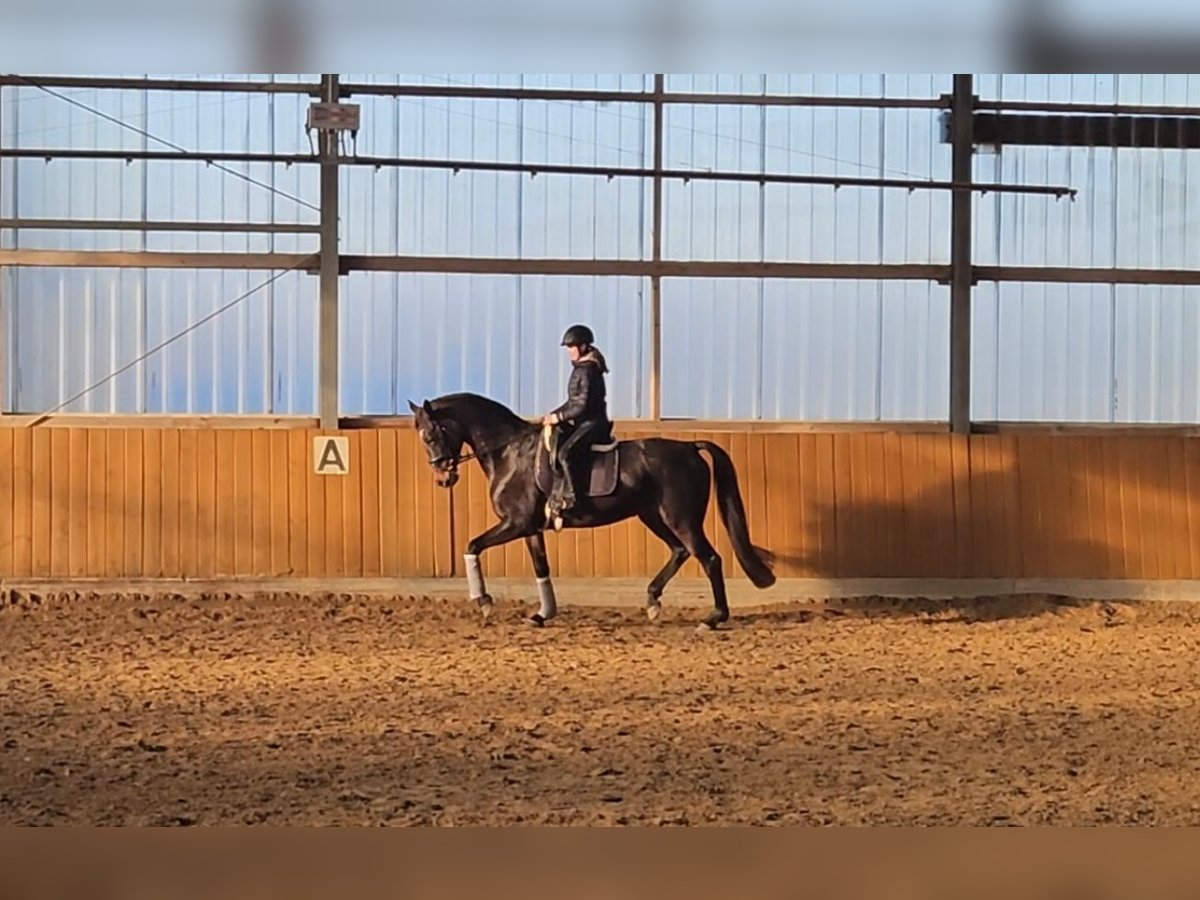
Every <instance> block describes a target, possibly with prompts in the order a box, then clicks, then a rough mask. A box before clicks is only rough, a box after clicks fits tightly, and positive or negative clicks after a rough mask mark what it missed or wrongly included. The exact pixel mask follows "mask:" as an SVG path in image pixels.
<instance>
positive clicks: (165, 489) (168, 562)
mask: <svg viewBox="0 0 1200 900" xmlns="http://www.w3.org/2000/svg"><path fill="white" fill-rule="evenodd" d="M162 469H163V473H162V536H163V552H162V568H163V574H164V575H169V576H172V577H175V576H178V575H179V574H181V570H180V568H179V513H180V510H179V496H180V484H179V483H180V479H181V478H182V477H183V475H182V473H181V472H180V471H179V429H178V428H164V429H163V433H162Z"/></svg>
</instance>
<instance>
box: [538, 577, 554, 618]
mask: <svg viewBox="0 0 1200 900" xmlns="http://www.w3.org/2000/svg"><path fill="white" fill-rule="evenodd" d="M537 586H538V600H539V601H540V603H541V608H540V609H539V610H538V612H539V613H540V614H541V616H542V618H543V619H552V618H554V617H555V616H556V615H558V601H557V600H555V599H554V585H553V584H551V583H550V579H549V578H539V579H538V580H537Z"/></svg>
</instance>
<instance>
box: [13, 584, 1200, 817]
mask: <svg viewBox="0 0 1200 900" xmlns="http://www.w3.org/2000/svg"><path fill="white" fill-rule="evenodd" d="M667 599H668V601H669V595H668V598H667ZM524 608H525V607H524V606H521V605H518V604H516V603H513V602H508V603H504V604H501V606H500V607H499V610H498V615H497V617H496V621H495V622H494V624H492V625H490V626H488V627H486V628H482V627H480V625H479V622H478V620H477V619H476V618H475V616H474V615H473V614H472V611H471V609H470V608H469V607H468V606H467V605H466V603H465V602H464V601H462V600H454V601H445V600H436V599H429V598H412V597H395V598H384V599H379V598H365V597H353V596H346V595H342V596H330V595H325V596H297V595H284V596H256V597H244V598H235V597H229V596H218V597H211V598H210V597H206V598H203V599H184V598H179V597H174V598H173V597H156V598H149V597H116V596H107V595H106V596H95V595H87V596H81V595H61V594H60V595H53V596H50V597H30V596H22V595H6V596H4V597H3V598H0V824H83V823H94V824H163V825H172V824H200V825H208V824H259V823H266V824H284V823H288V824H392V825H416V824H434V825H458V824H512V823H554V824H694V825H698V824H732V823H752V824H775V823H777V824H789V823H805V824H866V823H891V824H951V823H965V824H1038V823H1053V824H1134V823H1136V824H1184V823H1188V824H1194V823H1197V822H1200V742H1198V741H1197V740H1196V736H1197V735H1198V734H1200V708H1198V705H1197V699H1198V698H1200V653H1197V645H1198V643H1200V629H1198V628H1197V624H1198V623H1200V607H1197V606H1188V605H1184V604H1165V603H1151V604H1144V605H1137V606H1134V605H1123V604H1111V603H1103V604H1099V603H1098V604H1079V603H1074V602H1070V603H1069V602H1066V601H1055V600H1054V599H1052V598H1042V597H1009V598H999V599H993V600H986V601H977V602H973V603H971V604H970V605H968V606H962V607H961V608H956V607H954V606H952V605H947V604H944V603H935V602H925V603H920V602H916V603H914V602H907V603H906V604H905V605H904V607H903V609H902V610H900V609H895V608H892V607H889V606H888V605H887V604H884V603H879V602H871V601H861V602H853V601H849V602H843V603H839V604H838V607H837V608H834V607H832V606H791V607H785V608H770V609H762V610H753V611H747V610H743V611H736V612H735V617H734V620H733V622H732V623H731V625H730V627H729V628H728V629H725V630H722V631H720V632H717V633H715V634H710V635H700V634H697V633H696V632H695V630H694V625H695V622H696V621H697V620H698V618H699V617H700V615H701V614H702V613H701V612H700V611H698V610H672V609H671V608H670V605H669V603H668V606H667V611H666V613H665V615H664V620H663V622H662V623H661V624H659V625H650V624H648V623H647V622H646V621H645V619H644V617H643V616H642V614H641V613H640V612H639V611H637V610H633V609H626V610H609V609H565V610H564V611H563V615H562V616H561V617H560V618H559V619H558V620H557V621H555V622H554V623H552V624H551V626H550V627H547V628H546V629H543V630H537V629H533V628H530V627H528V626H527V625H525V624H524V623H523V620H522V610H523V609H524Z"/></svg>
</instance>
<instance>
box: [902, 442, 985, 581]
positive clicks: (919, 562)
mask: <svg viewBox="0 0 1200 900" xmlns="http://www.w3.org/2000/svg"><path fill="white" fill-rule="evenodd" d="M907 440H908V437H907V436H906V441H907ZM994 444H995V438H994V437H993V436H991V435H979V434H976V435H971V436H970V437H969V438H968V452H969V453H970V456H971V466H970V470H971V523H970V528H971V547H972V565H971V575H972V577H975V578H994V577H997V576H998V575H999V574H1001V573H1000V571H999V569H998V567H997V565H996V560H997V556H998V553H997V546H998V545H999V544H1000V543H1001V541H1002V540H1003V537H1004V535H1003V532H1002V529H1001V527H1000V524H999V514H998V511H997V509H996V495H997V490H996V489H997V485H998V475H997V473H996V471H995V470H994V468H993V462H992V448H993V445H994ZM905 527H906V528H908V529H910V530H911V529H916V528H918V527H919V523H918V522H915V521H913V520H912V519H911V518H910V519H907V520H906V522H905ZM927 546H928V542H927V541H923V540H919V539H917V538H916V537H914V539H913V541H912V552H913V564H914V566H915V568H916V571H918V572H920V571H922V570H923V568H924V566H925V565H926V562H925V553H924V551H925V548H926V547H927Z"/></svg>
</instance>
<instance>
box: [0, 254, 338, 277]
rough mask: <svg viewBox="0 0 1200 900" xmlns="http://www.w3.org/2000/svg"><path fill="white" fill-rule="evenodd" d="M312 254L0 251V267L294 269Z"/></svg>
mask: <svg viewBox="0 0 1200 900" xmlns="http://www.w3.org/2000/svg"><path fill="white" fill-rule="evenodd" d="M317 265H318V260H317V254H316V253H220V252H217V253H192V252H180V253H175V252H168V251H160V250H0V266H34V267H42V268H61V269H113V268H135V269H242V270H250V269H262V270H268V271H269V270H274V269H293V268H294V269H298V270H300V271H309V270H311V271H314V272H315V271H316V268H317Z"/></svg>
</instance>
